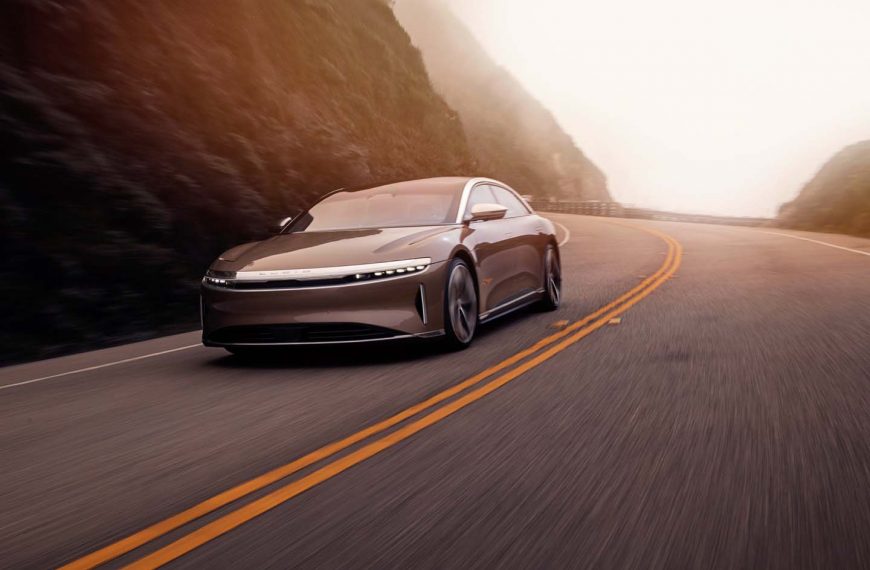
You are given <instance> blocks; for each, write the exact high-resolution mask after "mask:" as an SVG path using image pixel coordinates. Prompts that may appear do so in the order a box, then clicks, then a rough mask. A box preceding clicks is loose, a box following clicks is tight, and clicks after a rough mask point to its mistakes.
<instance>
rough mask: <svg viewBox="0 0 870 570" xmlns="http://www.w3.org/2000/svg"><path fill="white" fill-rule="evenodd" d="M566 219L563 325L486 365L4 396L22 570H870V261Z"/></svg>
mask: <svg viewBox="0 0 870 570" xmlns="http://www.w3.org/2000/svg"><path fill="white" fill-rule="evenodd" d="M553 219H555V220H557V221H559V222H561V223H562V224H564V225H565V226H567V227H568V228H569V229H570V234H571V235H570V240H569V241H568V242H567V243H566V244H565V245H564V246H563V249H562V255H563V265H564V272H565V290H564V297H565V298H564V304H563V307H562V308H561V309H560V310H559V311H558V312H556V313H535V312H528V311H527V312H522V313H520V314H517V315H515V316H512V317H510V318H508V319H506V320H502V321H500V322H497V323H493V324H492V325H490V326H488V327H486V328H485V329H484V330H483V331H482V334H481V336H480V337H479V338H478V339H477V341H476V343H475V345H474V346H473V347H472V348H471V349H470V350H468V351H465V352H461V353H453V354H443V353H438V352H432V351H431V349H429V348H428V347H426V346H422V347H421V346H417V345H395V346H386V347H380V348H370V347H369V348H365V349H359V348H357V349H341V350H339V349H330V350H318V351H294V352H292V353H288V354H285V355H280V356H278V357H276V358H273V359H270V360H268V361H264V362H260V363H257V364H247V363H244V362H240V361H237V360H236V359H234V358H233V357H230V356H228V355H226V354H225V353H224V352H223V351H221V350H219V349H209V348H204V347H201V346H197V344H198V333H190V334H186V335H178V336H173V337H167V338H163V339H158V340H154V341H149V342H144V343H137V344H133V345H127V346H123V347H118V348H113V349H109V350H105V351H97V352H92V353H87V354H82V355H76V356H71V357H65V358H60V359H55V360H50V361H43V362H38V363H33V364H27V365H22V366H16V367H9V368H5V369H2V370H0V465H2V468H0V568H16V569H18V568H46V567H52V566H58V565H61V564H64V563H68V562H73V561H75V560H77V559H80V558H81V557H83V556H86V555H89V554H91V553H94V552H95V551H96V552H98V553H99V552H102V553H104V554H105V553H106V552H107V551H105V550H100V549H104V548H105V547H109V548H115V550H113V551H112V555H111V556H108V557H104V558H105V559H107V558H111V557H112V556H114V555H115V554H119V556H118V557H116V558H112V559H111V560H109V562H108V564H106V567H118V566H123V565H126V564H131V563H139V564H142V565H143V566H144V565H147V564H150V563H152V562H168V564H167V566H168V567H172V568H224V567H226V568H235V567H246V568H269V567H271V568H295V567H304V568H391V567H413V568H489V567H495V566H499V567H510V568H563V567H576V568H784V569H785V568H788V569H792V568H868V567H870V240H860V239H856V238H848V237H843V236H828V235H819V234H800V233H795V232H782V233H785V234H786V235H774V234H771V233H765V232H763V231H761V230H756V229H744V228H733V227H723V226H707V225H700V224H681V223H668V222H639V221H625V220H624V221H617V223H613V221H612V220H605V219H600V218H587V217H578V216H558V215H554V216H553ZM639 228H653V229H655V230H658V231H661V232H665V233H666V234H667V235H668V236H671V237H672V238H674V239H675V240H676V242H678V244H679V246H681V247H682V255H680V251H679V246H678V245H677V244H676V243H673V244H671V245H669V244H668V242H667V238H666V237H665V236H660V235H655V234H654V233H649V232H647V231H643V230H642V229H639ZM796 237H797V238H802V239H794V238H796ZM807 239H811V240H817V241H821V242H824V243H827V244H830V245H833V246H837V247H830V246H829V245H824V244H823V243H816V242H813V241H806V240H807ZM862 252H863V253H862ZM678 263H679V266H678V267H677V264H678ZM659 270H661V272H660V273H656V272H657V271H659ZM670 271H676V273H675V275H673V276H672V277H670V276H669V275H668V272H670ZM632 288H636V290H635V294H633V295H631V296H629V297H626V298H624V299H623V300H622V304H617V305H613V306H611V310H613V311H615V312H614V313H613V314H610V313H608V312H604V313H601V314H599V315H598V316H597V317H596V318H593V319H591V320H587V321H582V319H583V317H585V316H586V315H589V314H590V313H593V312H594V311H596V310H597V309H599V308H600V307H603V306H608V303H611V302H612V301H613V300H614V299H617V298H618V297H620V295H622V294H623V293H624V292H626V291H629V290H632ZM613 319H616V320H613ZM560 320H566V321H568V322H569V323H573V324H569V325H568V328H566V327H565V326H564V325H565V323H559V324H557V325H555V326H554V323H555V322H556V321H560ZM578 321H580V323H579V324H578ZM572 327H573V328H572ZM554 334H555V335H562V336H561V337H560V338H557V339H551V340H550V341H548V342H549V344H547V346H543V345H541V346H539V347H538V349H537V350H536V351H534V352H532V353H529V354H527V355H525V356H524V357H515V358H514V359H513V360H512V361H509V362H508V363H507V364H502V365H501V366H502V368H501V369H500V370H497V371H495V372H492V373H491V374H489V375H488V376H487V377H486V378H482V379H481V378H479V377H478V378H477V379H476V378H475V375H476V374H478V373H480V372H481V371H485V370H487V369H488V368H490V367H491V366H493V365H498V364H499V363H502V362H503V361H504V360H505V359H509V358H511V357H512V356H514V355H516V354H517V353H519V352H520V351H522V350H523V349H526V348H528V347H529V346H531V345H533V344H534V343H535V342H537V341H539V340H540V339H544V338H545V337H548V336H550V335H554ZM176 349H178V350H176ZM164 351H169V352H164ZM143 357H144V358H143ZM127 359H132V360H129V361H126V362H120V363H119V361H124V360H127ZM81 369H89V370H84V371H79V372H74V373H69V372H73V371H77V370H81ZM56 375H57V376H56ZM45 377H48V378H45ZM43 378H44V379H43ZM31 380H36V381H35V382H29V381H31ZM476 380H480V381H479V382H478V383H475V382H476ZM463 381H467V382H466V384H467V385H468V386H467V388H466V389H465V390H464V391H460V390H455V392H457V393H447V394H443V392H444V391H445V390H448V389H450V388H451V387H453V386H456V385H457V384H459V383H461V382H463ZM22 382H29V383H24V384H22ZM471 384H473V385H471ZM432 397H434V398H435V400H436V401H435V403H434V404H432V405H431V406H429V407H427V408H426V409H425V410H421V411H419V413H417V414H416V415H414V414H412V412H414V411H415V410H411V411H410V412H408V413H407V414H406V415H407V416H408V417H401V416H400V417H399V418H398V419H396V420H390V418H391V417H393V416H394V415H395V414H396V413H398V412H402V411H403V410H406V409H408V408H409V407H411V406H414V405H415V404H419V403H420V402H424V401H426V400H427V398H432ZM430 403H431V402H430ZM400 420H401V421H400ZM379 422H386V423H387V424H390V422H394V423H395V425H387V426H386V428H385V429H383V430H382V431H379V429H378V428H379V427H383V426H378V423H379ZM370 426H375V428H374V429H373V430H370V431H377V432H378V433H362V434H360V433H359V432H360V430H362V429H364V428H367V427H370ZM355 434H357V435H355ZM348 436H352V438H356V439H352V441H350V442H349V443H348V442H345V443H347V445H346V446H345V447H344V448H342V449H335V448H333V449H327V450H325V451H323V452H322V453H321V454H320V455H319V456H316V457H308V459H305V460H304V461H302V462H301V463H302V464H300V461H299V458H305V457H306V454H310V453H311V452H314V451H316V450H319V449H321V448H322V447H323V446H325V445H328V444H331V443H333V442H339V441H341V440H342V439H343V438H347V437H348ZM366 436H368V437H366ZM357 439H358V440H359V441H356V440H357ZM337 447H342V446H341V445H339V446H337ZM331 451H336V453H331ZM309 459H310V461H308V460H309ZM294 461H296V463H293V462H294ZM308 463H310V464H308ZM276 468H283V469H285V473H287V472H290V471H293V472H292V473H289V475H288V476H287V477H284V478H279V477H280V475H281V474H282V473H279V474H277V475H276V476H275V477H273V479H277V480H275V481H268V480H263V479H257V478H258V477H259V476H262V475H263V474H265V473H268V472H270V470H274V469H276ZM297 468H298V469H297ZM252 480H253V482H252V483H250V484H249V485H248V487H245V488H242V489H241V490H239V491H238V493H237V494H238V495H239V497H238V498H236V499H235V500H232V501H230V500H229V499H228V500H226V501H224V502H225V503H226V504H221V501H220V500H217V499H215V500H213V501H212V502H210V503H206V504H205V505H204V506H202V505H200V503H202V502H203V501H206V500H208V499H210V498H213V497H215V496H218V497H219V498H220V494H221V493H222V492H224V491H227V490H228V489H232V488H234V487H236V486H237V485H240V484H243V483H246V482H250V481H252ZM248 491H251V492H248ZM230 498H234V497H230ZM197 505H200V506H199V507H196V506H197ZM213 506H217V508H215V509H214V510H211V508H212V507H213ZM192 507H196V508H198V509H200V512H201V513H204V515H203V516H201V517H199V518H195V516H194V517H193V518H194V519H195V520H192V521H191V522H186V523H185V524H182V525H181V526H179V527H178V528H175V529H172V528H171V527H172V526H173V521H175V522H178V521H179V520H181V519H179V513H183V512H184V511H185V510H186V509H190V508H192ZM198 514H199V513H198ZM173 517H174V518H173ZM182 518H183V515H182ZM188 518H191V517H188ZM161 521H168V522H163V523H162V524H163V525H164V526H163V527H158V531H155V532H153V533H152V534H151V535H150V536H148V537H146V538H149V539H150V538H153V540H144V541H143V542H144V543H145V544H144V545H143V546H141V547H138V548H136V549H133V550H131V551H129V552H126V553H125V548H123V545H124V544H125V543H121V546H122V547H121V548H118V547H117V545H118V541H121V540H122V539H125V537H129V536H131V535H132V536H134V537H137V536H139V537H141V536H142V535H137V534H136V533H137V532H138V531H141V530H142V529H145V528H147V527H149V526H150V525H154V524H155V523H161ZM181 522H185V521H184V520H181ZM167 525H168V526H167ZM161 528H162V530H160V529H161ZM166 530H169V532H166V533H165V534H164V533H163V531H166ZM113 545H115V546H113ZM149 556H151V557H150V558H148V557H149ZM161 557H163V558H161ZM92 560H93V559H92ZM101 560H102V559H101ZM83 566H86V564H83Z"/></svg>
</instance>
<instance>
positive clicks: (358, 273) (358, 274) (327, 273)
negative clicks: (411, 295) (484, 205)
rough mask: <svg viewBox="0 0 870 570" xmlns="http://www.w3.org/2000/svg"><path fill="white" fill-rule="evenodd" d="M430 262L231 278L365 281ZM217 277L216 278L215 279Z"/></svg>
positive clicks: (418, 268)
mask: <svg viewBox="0 0 870 570" xmlns="http://www.w3.org/2000/svg"><path fill="white" fill-rule="evenodd" d="M430 263H432V259H430V258H428V257H421V258H418V259H404V260H401V261H385V262H382V263H366V264H364V265H341V266H338V267H317V268H311V269H279V270H275V271H239V272H237V273H236V274H235V276H234V277H231V278H227V277H223V276H220V278H223V279H231V280H233V281H236V282H242V281H350V282H353V281H363V280H366V279H375V278H384V277H397V276H399V275H404V274H406V273H417V272H420V271H423V270H425V269H426V268H427V267H429V264H430ZM216 277H217V276H216Z"/></svg>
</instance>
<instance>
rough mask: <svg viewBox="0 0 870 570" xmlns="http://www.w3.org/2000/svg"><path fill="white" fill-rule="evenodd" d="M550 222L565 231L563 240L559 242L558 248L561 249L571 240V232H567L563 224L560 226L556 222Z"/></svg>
mask: <svg viewBox="0 0 870 570" xmlns="http://www.w3.org/2000/svg"><path fill="white" fill-rule="evenodd" d="M550 221H551V222H553V223H554V224H556V225H557V226H559V227H560V228H562V229H563V230H565V239H563V240H562V241H560V242H559V247H562V246H563V245H565V244H566V243H568V240H570V239H571V232H570V231H569V230H568V228H566V227H565V224H560V223H559V222H557V221H555V220H550Z"/></svg>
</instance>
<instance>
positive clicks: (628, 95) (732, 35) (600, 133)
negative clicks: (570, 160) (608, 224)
mask: <svg viewBox="0 0 870 570" xmlns="http://www.w3.org/2000/svg"><path fill="white" fill-rule="evenodd" d="M444 1H445V2H447V3H448V4H449V5H450V6H451V8H452V9H453V11H454V12H455V13H456V14H457V15H458V16H459V17H460V18H461V19H462V20H463V21H465V22H466V23H467V24H468V25H469V27H470V28H471V29H472V30H473V31H474V33H475V35H476V36H477V38H478V39H479V40H480V41H481V43H482V44H483V45H484V47H485V48H486V49H487V51H488V52H489V53H490V55H492V57H493V58H494V59H495V60H496V61H498V62H499V63H500V64H502V65H504V66H505V67H506V68H507V69H509V70H510V71H511V72H512V73H513V74H514V75H515V76H516V77H517V78H518V79H519V80H520V81H521V82H522V83H523V84H524V85H525V86H526V87H527V88H528V89H529V90H530V91H531V93H532V94H533V95H535V96H536V97H537V98H538V99H539V100H540V101H541V102H542V103H544V104H545V105H546V106H547V107H548V108H549V109H550V110H551V111H553V113H554V114H555V115H556V117H557V118H558V120H559V122H560V123H561V124H562V126H563V127H564V128H565V129H566V130H567V131H568V132H569V133H570V134H571V135H572V136H573V137H574V139H575V141H576V142H577V144H578V146H579V147H580V148H581V149H582V150H583V151H584V152H586V154H587V155H588V156H589V157H590V158H591V159H592V160H594V161H595V162H596V163H597V164H598V165H599V166H600V167H601V168H602V169H603V170H604V171H605V173H606V174H607V177H608V181H609V185H610V189H611V193H612V194H613V195H614V197H615V199H617V200H619V201H621V202H624V203H631V204H636V205H640V206H646V207H655V208H663V209H670V210H676V211H685V212H698V213H719V214H733V215H760V216H773V215H775V213H776V210H777V208H778V207H779V205H780V204H781V203H782V202H785V201H787V200H789V199H791V198H792V197H793V196H794V195H795V194H796V193H797V192H798V191H799V190H800V188H801V186H802V185H803V184H804V183H805V182H806V181H807V180H808V179H809V178H811V177H812V176H813V174H814V173H815V172H816V171H817V170H818V169H819V167H820V166H821V165H822V164H823V163H824V162H825V160H827V159H828V158H829V157H830V156H831V155H832V154H834V153H835V152H836V151H838V150H839V149H840V148H842V147H843V146H845V145H847V144H851V143H853V142H857V141H859V140H864V139H868V138H870V33H868V30H867V26H868V23H870V2H868V1H866V0H861V1H858V0H854V1H853V0H848V1H837V0H834V1H825V0H807V1H797V0H791V1H774V0H734V1H730V2H715V3H714V2H707V1H697V0H661V1H659V2H641V1H637V2H633V1H628V0H597V1H595V2H588V1H571V0H444Z"/></svg>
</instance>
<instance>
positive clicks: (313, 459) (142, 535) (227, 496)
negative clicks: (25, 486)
mask: <svg viewBox="0 0 870 570" xmlns="http://www.w3.org/2000/svg"><path fill="white" fill-rule="evenodd" d="M613 223H614V224H615V222H613ZM615 225H623V226H625V225H628V226H629V227H631V228H635V229H638V230H641V231H644V232H647V233H649V234H652V235H654V236H656V237H658V238H660V239H662V240H664V241H665V243H666V244H667V246H668V251H667V256H666V258H665V261H664V263H663V264H662V265H661V266H660V267H659V268H658V269H657V270H656V271H655V272H654V273H653V274H652V275H650V276H649V277H647V278H645V279H644V280H643V281H641V282H640V283H638V284H637V285H635V286H634V287H632V288H631V289H630V290H628V291H626V292H625V293H623V294H622V295H620V296H619V297H617V298H616V299H614V300H612V301H610V302H609V303H607V304H606V305H604V306H603V307H601V308H599V309H598V310H596V311H594V312H593V313H590V314H589V315H586V316H585V317H583V318H582V319H580V320H578V321H576V322H574V323H573V324H571V325H570V326H568V327H565V328H564V329H562V330H560V331H559V332H556V333H554V334H551V335H550V336H547V337H544V338H542V339H541V340H539V341H537V342H536V343H535V344H533V345H532V346H530V347H528V348H526V349H524V350H522V351H520V352H518V353H516V354H514V355H512V356H510V357H508V358H506V359H505V360H503V361H501V362H499V363H497V364H494V365H493V366H490V367H489V368H487V369H486V370H483V371H482V372H479V373H477V374H475V375H473V376H471V377H469V378H467V379H466V380H464V381H462V382H460V383H458V384H456V385H454V386H452V387H450V388H448V389H446V390H444V391H442V392H440V393H438V394H436V395H434V396H432V397H430V398H428V399H426V400H423V401H422V402H420V403H418V404H415V405H414V406H411V407H409V408H407V409H405V410H403V411H401V412H398V413H397V414H395V415H393V416H391V417H389V418H387V419H385V420H382V421H380V422H378V423H375V424H373V425H371V426H369V427H366V428H364V429H362V430H360V431H358V432H356V433H354V434H351V435H349V436H347V437H345V438H344V439H341V440H338V441H335V442H333V443H330V444H328V445H325V446H323V447H321V448H319V449H317V450H315V451H312V452H310V453H308V454H306V455H304V456H302V457H299V458H297V459H295V460H293V461H291V462H290V463H287V464H285V465H283V466H280V467H277V468H275V469H273V470H272V471H269V472H267V473H265V474H263V475H260V476H258V477H256V478H254V479H251V480H250V481H247V482H244V483H241V484H239V485H237V486H235V487H232V488H230V489H228V490H226V491H223V492H222V493H219V494H218V495H215V496H214V497H212V498H210V499H207V500H205V501H203V502H201V503H199V504H197V505H194V506H193V507H190V508H189V509H186V510H184V511H182V512H180V513H178V514H176V515H174V516H172V517H169V518H167V519H164V520H162V521H160V522H157V523H155V524H153V525H151V526H149V527H146V528H144V529H142V530H140V531H138V532H136V533H134V534H132V535H129V536H127V537H125V538H123V539H121V540H119V541H117V542H115V543H112V544H110V545H108V546H105V547H103V548H101V549H99V550H96V551H94V552H92V553H91V554H88V555H86V556H84V557H82V558H79V559H77V560H75V561H73V562H70V563H69V564H67V565H65V566H63V567H62V569H66V570H71V569H83V568H94V567H95V566H98V565H100V564H104V563H106V562H108V561H109V560H112V559H114V558H117V557H118V556H121V555H123V554H126V553H128V552H130V551H132V550H134V549H136V548H138V547H140V546H142V545H144V544H147V543H148V542H151V541H152V540H154V539H156V538H158V537H160V536H163V535H165V534H167V533H168V532H171V531H173V530H175V529H177V528H179V527H181V526H184V525H186V524H188V523H190V522H192V521H194V520H196V519H198V518H200V517H202V516H204V515H207V514H209V513H211V512H213V511H215V510H217V509H219V508H221V507H223V506H226V505H228V504H230V503H232V502H234V501H236V500H238V499H240V498H242V497H245V496H247V495H249V494H251V493H253V492H255V491H258V490H260V489H262V488H264V487H267V486H269V485H271V484H273V483H275V482H277V481H279V480H281V479H283V478H285V477H288V476H289V475H292V474H294V473H296V472H298V471H300V470H301V469H304V468H306V467H308V466H311V465H313V464H314V463H317V462H319V461H322V460H324V459H326V458H328V457H330V456H332V455H335V454H336V453H339V452H340V451H342V450H344V449H347V448H348V447H350V446H352V445H354V444H356V443H359V442H361V441H363V440H365V439H368V438H369V437H371V436H373V435H376V434H378V433H380V432H383V431H385V430H387V429H389V428H391V427H393V426H395V425H397V424H400V423H402V422H403V421H405V420H407V419H409V418H411V417H413V416H415V415H417V414H419V413H421V412H423V411H425V410H427V409H429V408H432V407H433V406H435V405H437V404H439V403H441V402H443V401H444V400H447V399H449V398H451V397H453V396H455V395H457V394H459V393H461V392H463V391H465V390H466V389H468V388H470V387H471V386H474V385H476V384H478V383H480V382H482V381H483V380H485V379H487V378H489V377H490V376H492V375H494V374H496V373H498V372H501V371H502V370H504V369H506V368H508V367H510V366H513V365H514V364H516V363H517V362H520V361H521V360H523V359H524V358H526V357H527V356H530V355H532V354H535V353H536V352H538V351H539V350H541V349H542V348H544V347H546V346H549V345H550V344H552V343H554V342H556V341H557V340H559V339H561V338H564V337H566V336H567V335H569V334H571V333H572V332H573V331H576V330H577V329H579V328H580V327H582V326H584V325H586V324H587V323H589V322H591V321H592V320H594V319H596V318H598V317H599V316H601V315H602V314H604V313H606V312H607V311H609V310H611V309H613V308H614V307H616V306H617V305H619V304H621V303H623V302H625V301H626V300H628V299H630V298H631V297H632V296H634V295H636V294H638V293H639V292H641V291H642V290H643V289H645V288H646V287H647V286H649V285H651V284H653V283H654V282H655V281H656V280H657V279H658V278H659V277H660V276H662V275H663V274H664V273H665V272H666V271H667V270H668V268H669V266H670V264H671V262H672V261H673V259H674V256H675V254H676V245H678V244H676V242H675V241H673V243H672V240H671V238H670V237H669V236H667V235H666V234H663V233H661V232H659V231H657V230H654V229H652V228H647V227H643V226H636V225H633V224H615Z"/></svg>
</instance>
